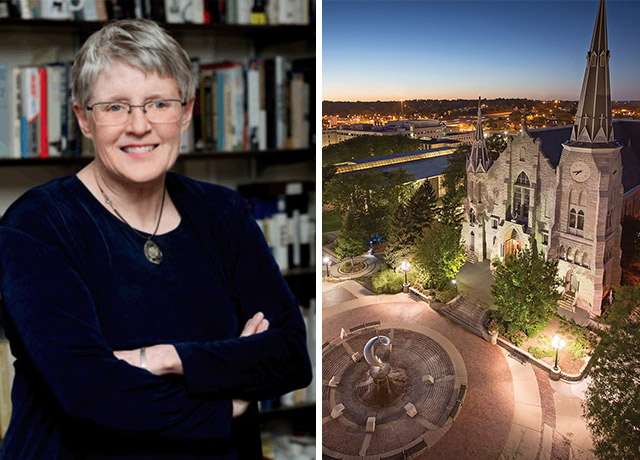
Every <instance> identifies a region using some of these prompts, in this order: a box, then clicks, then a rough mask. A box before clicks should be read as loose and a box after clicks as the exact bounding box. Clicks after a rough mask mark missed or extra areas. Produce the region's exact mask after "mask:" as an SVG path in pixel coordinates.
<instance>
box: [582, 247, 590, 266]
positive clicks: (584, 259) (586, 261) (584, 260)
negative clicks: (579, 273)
mask: <svg viewBox="0 0 640 460" xmlns="http://www.w3.org/2000/svg"><path fill="white" fill-rule="evenodd" d="M582 266H583V267H587V268H589V254H588V253H587V252H586V251H585V253H584V254H583V256H582Z"/></svg>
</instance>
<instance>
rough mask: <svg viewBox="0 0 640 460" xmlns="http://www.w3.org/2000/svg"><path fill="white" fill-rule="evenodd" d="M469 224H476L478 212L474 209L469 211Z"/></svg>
mask: <svg viewBox="0 0 640 460" xmlns="http://www.w3.org/2000/svg"><path fill="white" fill-rule="evenodd" d="M469 223H470V224H471V225H475V224H476V212H475V211H474V210H473V209H472V210H470V211H469Z"/></svg>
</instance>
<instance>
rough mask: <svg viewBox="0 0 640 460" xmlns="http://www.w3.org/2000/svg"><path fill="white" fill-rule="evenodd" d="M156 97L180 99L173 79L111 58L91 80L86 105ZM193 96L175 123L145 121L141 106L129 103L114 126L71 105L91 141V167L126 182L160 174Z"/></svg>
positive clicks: (176, 146) (173, 153)
mask: <svg viewBox="0 0 640 460" xmlns="http://www.w3.org/2000/svg"><path fill="white" fill-rule="evenodd" d="M158 99H179V100H182V97H181V95H180V90H179V87H178V84H177V83H176V81H175V80H174V79H173V78H170V77H161V76H159V75H158V74H155V73H153V74H147V73H145V72H143V71H142V70H140V69H138V68H136V67H132V66H130V65H127V64H124V63H119V62H116V63H114V64H112V65H111V66H109V67H108V68H107V69H105V70H103V71H102V72H101V73H100V75H99V76H98V79H97V80H96V82H95V84H94V87H93V92H92V96H91V99H90V101H89V105H92V104H95V103H97V102H114V101H118V102H127V103H129V104H131V105H142V104H144V103H145V102H147V101H153V100H158ZM192 109H193V100H191V101H189V102H188V103H187V105H186V106H185V107H184V109H183V111H182V116H181V118H180V119H179V120H178V121H176V122H174V123H162V124H160V123H149V121H148V120H147V117H146V115H145V114H144V113H143V111H142V109H141V108H139V107H137V108H132V109H131V114H130V116H129V119H128V121H127V122H126V123H125V124H122V125H117V126H103V125H96V123H95V122H94V119H93V117H92V116H91V114H90V112H88V111H86V110H85V109H84V107H82V106H78V105H77V104H74V111H75V113H76V116H77V117H78V123H79V125H80V129H81V130H82V133H83V134H84V135H85V136H86V137H87V138H89V139H91V140H92V141H93V145H94V150H95V153H96V160H97V161H96V166H97V167H98V168H99V169H100V173H101V174H102V175H105V176H106V177H104V178H105V179H107V178H108V179H111V180H115V181H117V182H119V183H123V184H128V185H132V186H135V185H145V184H149V183H152V182H155V181H157V180H158V179H161V178H163V177H164V175H165V174H166V172H167V171H169V169H171V167H172V166H173V164H174V163H175V161H176V158H177V157H178V153H179V150H180V136H181V133H182V132H183V131H185V130H186V129H187V127H188V126H189V122H190V121H191V113H192Z"/></svg>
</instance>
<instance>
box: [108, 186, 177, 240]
mask: <svg viewBox="0 0 640 460" xmlns="http://www.w3.org/2000/svg"><path fill="white" fill-rule="evenodd" d="M96 185H97V186H98V189H100V193H102V196H103V197H104V201H105V203H107V204H108V205H109V206H111V209H113V212H114V213H115V214H116V216H118V217H119V218H120V220H121V221H122V222H124V223H125V224H127V226H128V227H129V228H130V229H131V230H133V231H134V232H135V234H136V235H138V236H139V237H140V238H145V239H147V240H151V238H153V237H154V236H156V233H158V229H159V228H160V221H161V220H162V211H163V210H164V200H165V197H166V195H167V185H166V184H165V185H164V188H163V190H162V202H161V203H160V213H159V215H158V222H157V223H156V229H155V230H154V231H153V234H152V235H151V236H144V235H143V234H141V233H140V232H139V231H138V230H136V229H135V228H133V226H132V225H131V224H130V223H129V222H127V220H126V219H125V218H124V217H122V215H121V214H120V213H119V212H118V210H117V209H116V207H115V206H114V204H113V202H112V201H111V199H110V198H109V197H108V196H107V194H106V193H104V190H102V187H100V183H99V182H98V180H97V179H96Z"/></svg>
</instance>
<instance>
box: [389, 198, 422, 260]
mask: <svg viewBox="0 0 640 460" xmlns="http://www.w3.org/2000/svg"><path fill="white" fill-rule="evenodd" d="M408 227H409V215H408V210H407V208H406V207H405V206H398V208H397V209H396V212H395V213H394V214H393V217H392V218H391V222H390V224H389V231H388V238H387V247H386V249H385V252H384V259H385V261H386V262H387V263H388V264H389V266H391V267H392V268H394V269H395V268H398V267H399V266H400V264H401V263H402V261H404V260H406V261H410V260H411V257H412V255H413V245H414V243H415V235H412V234H410V233H409V232H408V231H407V228H408Z"/></svg>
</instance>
